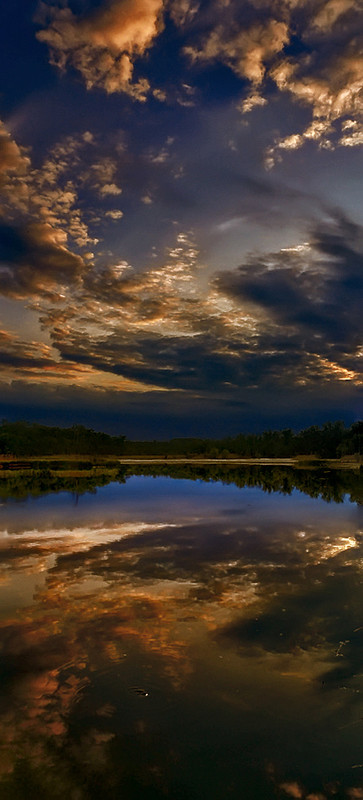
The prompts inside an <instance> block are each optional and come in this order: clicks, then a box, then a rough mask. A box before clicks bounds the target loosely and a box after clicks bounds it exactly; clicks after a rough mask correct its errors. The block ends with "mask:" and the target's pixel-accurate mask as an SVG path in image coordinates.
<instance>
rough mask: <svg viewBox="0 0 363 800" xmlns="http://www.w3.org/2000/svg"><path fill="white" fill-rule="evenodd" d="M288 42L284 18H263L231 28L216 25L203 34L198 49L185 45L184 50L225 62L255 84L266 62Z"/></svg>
mask: <svg viewBox="0 0 363 800" xmlns="http://www.w3.org/2000/svg"><path fill="white" fill-rule="evenodd" d="M287 42H288V29H287V25H286V23H285V22H282V21H278V20H275V19H267V20H266V21H265V22H254V23H253V24H251V25H250V26H249V27H247V28H246V29H244V28H243V27H241V28H240V30H238V31H237V33H235V32H231V31H230V30H225V28H224V26H223V25H220V26H217V27H216V28H215V29H214V30H213V31H212V32H211V33H210V34H209V36H207V37H206V39H205V40H204V42H203V45H202V47H201V48H200V49H197V48H193V47H186V48H185V52H186V53H187V54H188V55H189V56H190V57H191V58H192V59H193V60H194V61H197V60H202V61H213V60H216V59H219V60H221V61H223V62H224V63H225V64H228V66H230V67H231V68H232V69H233V71H234V72H236V73H237V75H239V76H240V77H241V78H247V79H248V80H249V81H250V82H251V83H252V84H253V85H254V86H259V85H260V84H261V83H262V81H263V79H264V76H265V73H266V64H267V63H268V62H269V61H270V60H271V59H272V58H273V56H275V55H276V54H277V53H279V52H280V51H281V50H282V48H283V47H284V45H285V44H286V43H287Z"/></svg>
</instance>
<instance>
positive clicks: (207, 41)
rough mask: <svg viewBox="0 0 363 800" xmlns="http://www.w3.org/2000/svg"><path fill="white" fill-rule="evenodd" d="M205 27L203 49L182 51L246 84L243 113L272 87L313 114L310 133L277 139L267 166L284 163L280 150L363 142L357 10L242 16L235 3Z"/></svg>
mask: <svg viewBox="0 0 363 800" xmlns="http://www.w3.org/2000/svg"><path fill="white" fill-rule="evenodd" d="M222 11H223V14H222ZM208 26H209V28H210V30H209V31H208ZM206 27H207V32H206V33H205V34H204V35H202V38H201V42H200V43H199V44H193V45H187V46H186V47H185V52H186V53H187V54H188V55H189V56H190V57H191V58H192V60H193V61H194V62H196V61H199V62H213V61H222V62H223V63H224V64H227V65H228V66H229V67H231V69H232V70H233V71H234V72H235V73H236V74H237V75H238V76H239V77H241V78H242V79H245V80H246V81H248V82H249V84H250V87H251V88H250V90H249V91H248V93H247V96H246V97H245V98H244V99H243V100H242V101H241V103H240V109H241V111H242V112H244V113H246V112H249V111H251V110H252V109H253V108H254V107H256V106H261V105H264V104H265V103H266V102H267V99H268V97H269V92H270V90H269V82H271V81H273V82H274V83H275V85H276V87H277V88H278V89H279V91H280V92H283V93H288V94H289V95H290V97H291V99H292V100H293V101H295V102H297V103H299V104H301V105H302V106H306V107H307V108H310V111H311V121H310V123H309V125H308V126H307V128H305V130H303V131H301V132H297V131H293V132H292V133H291V134H289V135H288V136H287V137H277V138H276V140H275V142H274V144H273V145H271V148H269V150H268V152H267V154H266V165H267V167H271V166H273V164H274V163H275V161H276V158H279V157H281V155H279V152H280V151H281V150H286V149H296V148H298V147H301V146H302V144H303V143H304V142H305V141H306V140H313V141H316V142H317V143H318V144H319V145H320V146H323V147H330V148H331V147H333V146H335V145H337V144H339V145H342V146H355V145H358V144H361V143H362V112H363V100H362V90H363V59H362V29H363V28H362V8H361V5H360V3H358V2H356V1H355V0H339V1H338V0H320V2H318V3H314V4H311V3H310V2H309V1H308V0H300V1H299V2H283V3H279V4H277V3H273V2H264V1H263V0H262V2H260V0H254V1H253V2H251V3H250V4H249V5H248V6H247V7H246V8H243V11H242V10H241V9H240V7H239V4H238V3H236V2H230V3H228V4H227V5H226V7H223V9H222V8H221V9H220V14H219V15H218V11H217V10H216V13H215V15H214V25H213V27H211V24H210V17H209V18H207V22H206ZM339 122H340V123H341V128H340V129H339V128H338V127H337V123H339ZM346 130H348V131H349V133H346V132H345V131H346Z"/></svg>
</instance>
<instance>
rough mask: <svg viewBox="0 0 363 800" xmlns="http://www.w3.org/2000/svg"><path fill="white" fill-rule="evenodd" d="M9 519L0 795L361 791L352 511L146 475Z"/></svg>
mask: <svg viewBox="0 0 363 800" xmlns="http://www.w3.org/2000/svg"><path fill="white" fill-rule="evenodd" d="M158 510H159V514H158ZM0 512H1V513H0V519H1V539H0V547H1V555H2V559H1V568H0V605H1V611H2V614H1V618H0V640H1V643H2V644H1V648H2V650H1V685H2V690H1V693H0V739H1V741H2V742H3V745H2V755H1V759H0V765H1V771H2V775H3V778H2V782H0V797H1V798H2V797H4V798H5V797H10V798H20V797H22V796H24V795H22V792H23V790H24V786H25V784H27V785H30V787H33V788H31V791H30V795H29V796H31V797H32V796H33V794H34V797H35V795H36V793H37V792H38V796H39V793H40V796H44V797H46V798H47V797H56V798H58V797H61V796H62V797H63V796H64V792H65V791H67V792H68V793H69V795H70V797H72V798H75V800H78V799H79V800H83V798H89V797H91V798H93V797H97V796H100V795H99V792H100V790H101V789H100V787H101V786H103V789H102V796H104V797H107V798H113V797H118V796H126V797H127V798H134V797H135V798H136V797H140V796H145V797H147V798H162V797H170V796H171V797H173V798H174V797H176V798H179V797H180V798H181V797H186V798H189V797H190V798H194V797H201V796H208V797H212V798H215V799H216V800H217V798H220V797H221V796H222V794H221V793H222V791H224V793H225V794H224V796H227V797H233V798H237V797H240V796H243V797H244V798H251V800H252V798H256V797H261V798H265V797H266V798H270V797H273V796H276V794H277V796H278V797H280V796H281V797H301V798H308V797H309V795H310V798H309V800H311V798H313V797H314V792H315V797H319V798H320V799H321V798H329V797H332V796H335V797H337V798H340V797H342V798H349V797H359V796H360V795H359V794H357V793H356V794H352V792H353V790H356V792H358V791H360V790H361V786H362V783H361V782H360V777H361V774H362V769H363V768H361V767H359V765H360V764H361V762H362V761H363V759H362V754H361V748H360V743H359V738H360V737H359V733H360V725H361V724H362V723H361V719H362V705H361V700H360V697H361V694H360V689H361V658H362V649H363V618H362V612H361V609H362V600H363V597H362V594H363V592H362V578H361V575H362V566H363V553H362V531H361V530H360V528H359V527H358V526H357V520H356V516H355V513H354V506H352V504H348V503H343V504H340V505H333V504H330V505H328V504H326V503H323V502H322V501H321V500H316V499H312V498H309V497H305V496H302V495H299V494H297V493H293V495H291V496H289V497H284V496H281V495H268V494H264V493H263V492H262V491H261V490H258V489H245V490H241V489H237V487H233V486H223V485H222V484H201V483H191V482H188V481H180V482H178V481H172V480H170V479H167V478H163V479H152V478H139V477H137V478H133V479H131V480H129V481H128V482H127V483H126V484H124V485H119V484H117V485H116V484H113V485H110V486H108V487H104V488H102V489H101V490H100V491H98V492H97V494H95V495H85V496H83V497H80V498H79V502H78V505H76V506H75V505H74V498H72V496H71V495H67V494H60V495H57V496H52V497H51V496H47V497H42V498H38V499H37V500H36V501H32V502H28V503H25V502H23V503H19V504H13V503H10V504H7V505H6V506H3V507H2V508H1V509H0ZM329 787H330V788H329ZM332 787H333V788H332ZM333 789H334V791H333ZM32 792H33V794H32Z"/></svg>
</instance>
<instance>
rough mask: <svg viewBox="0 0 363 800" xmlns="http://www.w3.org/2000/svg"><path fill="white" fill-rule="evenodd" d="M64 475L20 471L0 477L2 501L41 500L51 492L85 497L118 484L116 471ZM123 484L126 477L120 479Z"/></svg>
mask: <svg viewBox="0 0 363 800" xmlns="http://www.w3.org/2000/svg"><path fill="white" fill-rule="evenodd" d="M75 472H76V471H75V470H73V474H64V472H63V471H61V470H51V469H49V468H48V467H46V468H43V469H31V470H29V469H28V470H18V471H14V472H7V473H5V474H1V473H0V499H1V500H3V501H4V500H7V499H10V498H14V499H17V500H23V499H25V498H26V497H29V496H32V497H37V496H39V495H42V494H48V493H49V492H73V493H74V492H75V493H77V494H84V493H85V492H94V491H96V489H97V488H99V487H101V486H106V484H108V483H110V481H112V480H115V476H116V473H117V470H116V469H114V468H113V469H109V470H107V471H104V472H103V471H102V472H101V471H97V470H89V469H87V468H86V469H84V470H82V469H80V470H77V474H75ZM118 480H119V482H123V478H122V476H119V477H118Z"/></svg>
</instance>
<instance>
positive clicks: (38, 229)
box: [0, 222, 84, 298]
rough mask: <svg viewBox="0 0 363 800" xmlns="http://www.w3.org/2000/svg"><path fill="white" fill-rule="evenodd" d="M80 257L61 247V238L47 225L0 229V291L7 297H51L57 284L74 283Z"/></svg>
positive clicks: (76, 278) (63, 246)
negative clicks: (38, 295)
mask: <svg viewBox="0 0 363 800" xmlns="http://www.w3.org/2000/svg"><path fill="white" fill-rule="evenodd" d="M83 269H84V262H83V259H82V258H81V256H79V255H76V254H75V253H72V252H71V251H70V250H68V248H67V247H65V245H64V236H63V235H62V233H61V232H60V231H57V230H55V229H54V228H52V227H51V226H50V225H49V224H47V223H42V222H38V223H37V222H33V223H30V224H28V225H25V226H22V227H15V226H10V225H2V226H1V227H0V292H1V293H2V294H4V295H6V296H8V297H14V298H22V297H27V296H29V295H34V294H35V295H36V294H43V295H47V294H49V295H53V294H54V291H55V290H56V287H57V285H58V286H59V284H62V283H63V282H65V283H67V284H74V283H75V282H76V281H77V280H78V278H79V276H80V274H81V272H82V270H83Z"/></svg>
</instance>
